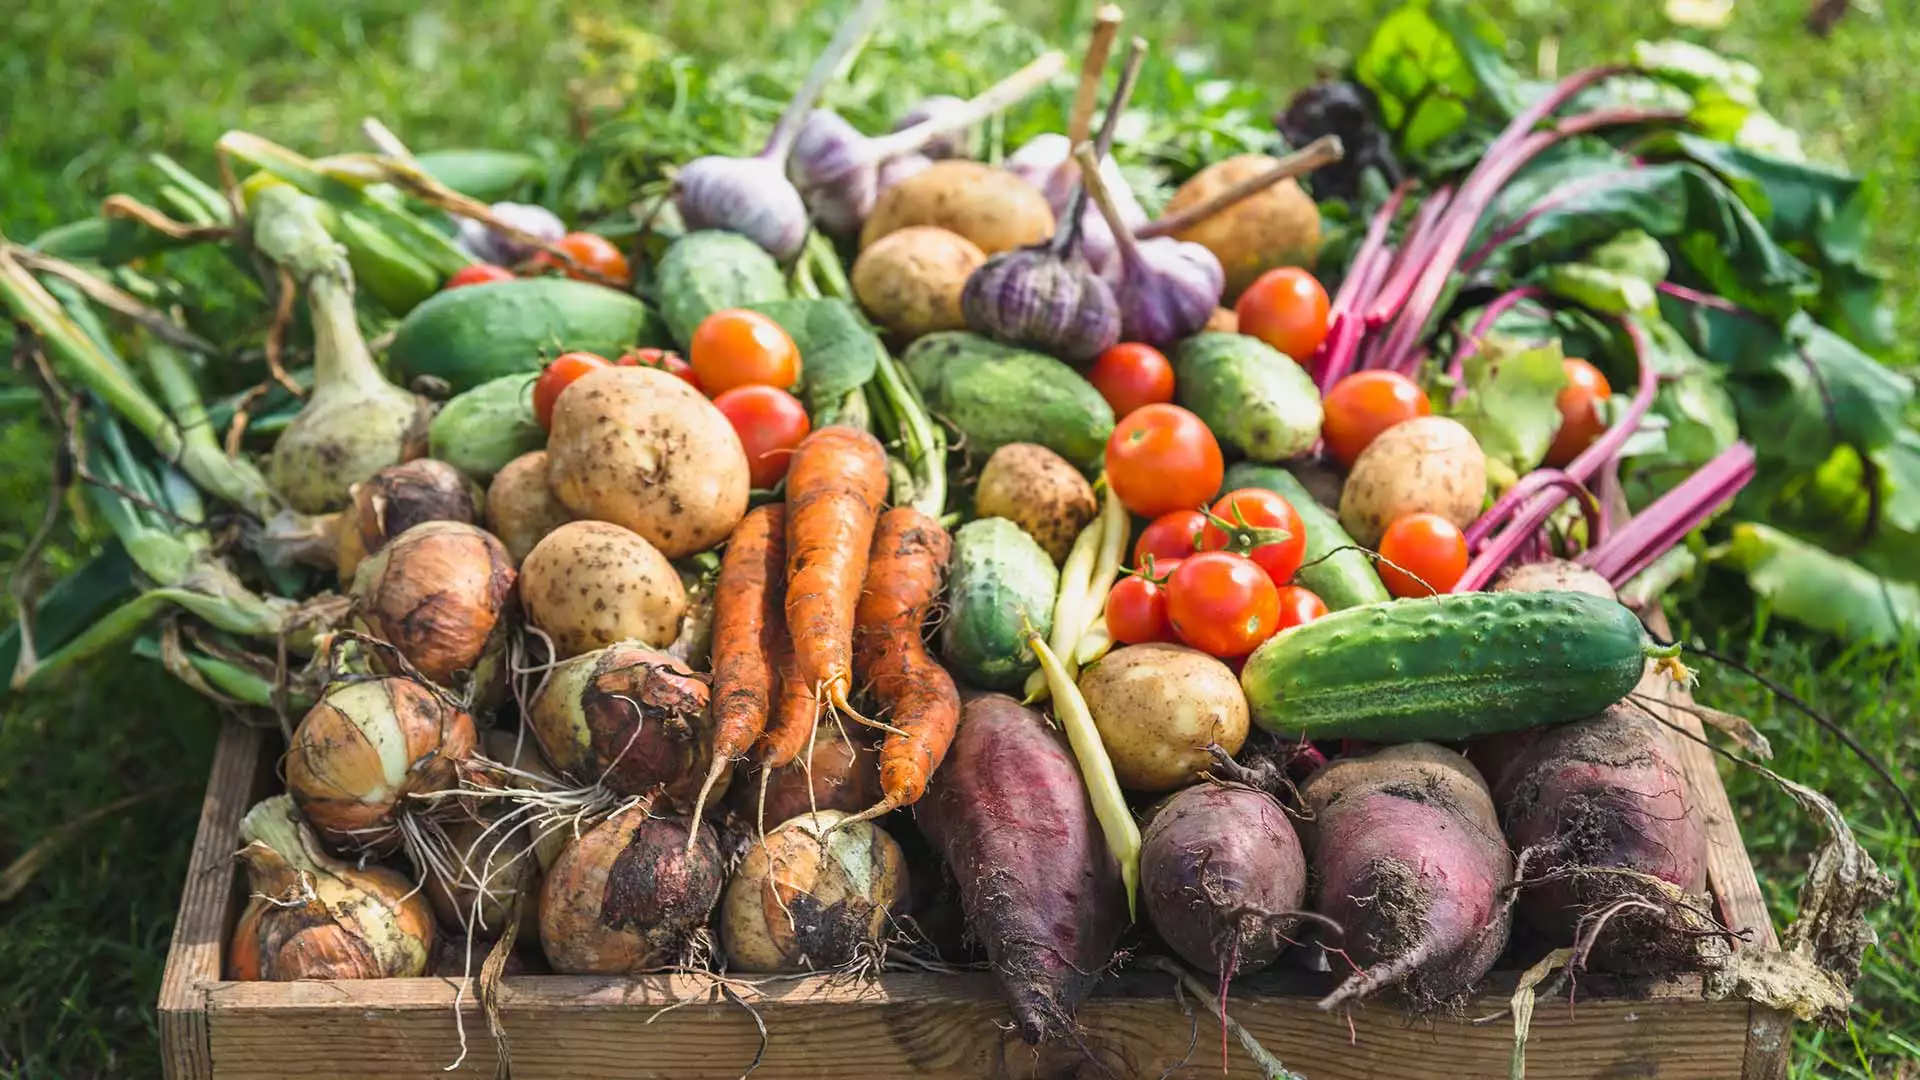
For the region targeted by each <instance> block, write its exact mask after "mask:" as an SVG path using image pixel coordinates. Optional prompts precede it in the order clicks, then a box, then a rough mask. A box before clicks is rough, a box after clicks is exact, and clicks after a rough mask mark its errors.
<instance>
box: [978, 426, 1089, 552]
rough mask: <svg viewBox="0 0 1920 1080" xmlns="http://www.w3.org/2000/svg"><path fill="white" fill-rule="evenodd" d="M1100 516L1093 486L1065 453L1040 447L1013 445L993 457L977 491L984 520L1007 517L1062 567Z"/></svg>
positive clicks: (1026, 444)
mask: <svg viewBox="0 0 1920 1080" xmlns="http://www.w3.org/2000/svg"><path fill="white" fill-rule="evenodd" d="M1099 512H1100V503H1099V501H1098V500H1097V499H1095V498H1094V497H1093V485H1092V484H1089V483H1087V478H1086V477H1084V476H1082V475H1080V470H1079V469H1076V468H1074V467H1073V466H1072V465H1070V464H1068V463H1067V459H1066V458H1063V457H1061V456H1060V455H1059V454H1056V453H1054V452H1053V451H1051V450H1049V449H1047V448H1046V447H1044V446H1040V445H1038V444H1035V443H1008V444H1007V445H1005V446H1003V447H1001V448H1000V449H998V450H995V451H994V452H993V456H992V457H990V458H988V459H987V464H986V467H985V468H984V469H982V470H981V471H980V484H979V486H978V487H976V488H975V489H974V492H973V514H974V516H975V517H978V518H995V517H1000V518H1006V519H1007V520H1008V521H1011V522H1013V523H1014V524H1015V525H1018V526H1020V527H1021V528H1022V529H1024V530H1026V533H1027V535H1028V536H1031V537H1033V538H1034V539H1035V540H1038V541H1039V542H1040V546H1041V547H1042V548H1044V549H1046V552H1047V554H1048V555H1051V556H1053V561H1054V562H1055V563H1059V562H1060V561H1061V560H1062V559H1065V558H1066V557H1067V552H1068V550H1070V549H1071V548H1072V547H1073V538H1074V537H1076V536H1079V535H1080V530H1082V529H1084V528H1086V527H1087V523H1088V522H1090V521H1092V520H1093V516H1094V515H1095V514H1097V513H1099Z"/></svg>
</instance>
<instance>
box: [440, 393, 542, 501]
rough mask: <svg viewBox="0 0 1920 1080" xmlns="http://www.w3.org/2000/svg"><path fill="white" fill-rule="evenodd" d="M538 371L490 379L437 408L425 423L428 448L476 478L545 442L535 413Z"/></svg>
mask: <svg viewBox="0 0 1920 1080" xmlns="http://www.w3.org/2000/svg"><path fill="white" fill-rule="evenodd" d="M537 378H539V375H537V374H535V373H533V372H528V373H526V374H524V375H507V376H503V377H502V378H498V379H490V380H488V381H487V382H483V383H481V384H480V385H479V386H476V387H474V388H473V389H471V390H468V391H466V392H464V393H461V394H456V395H454V397H453V398H452V400H450V401H448V402H447V403H446V404H445V405H443V406H441V407H440V411H439V412H438V413H435V414H434V417H433V423H432V425H431V426H429V427H428V428H427V453H428V454H430V455H432V456H433V457H435V458H437V459H439V460H441V461H444V462H446V463H447V464H449V465H451V466H453V467H454V468H456V469H459V470H460V472H461V474H462V475H465V476H467V477H469V478H471V479H473V480H475V481H477V482H479V483H482V484H484V483H486V482H487V481H488V480H491V479H493V474H494V473H497V472H499V471H500V470H501V469H504V468H506V467H507V462H509V461H512V460H513V459H514V458H517V457H519V456H520V455H521V454H524V453H527V452H529V451H532V450H538V449H540V448H541V447H544V446H546V445H547V429H546V428H543V427H541V426H540V421H539V420H538V419H537V418H536V417H535V416H534V415H533V382H534V380H535V379H537Z"/></svg>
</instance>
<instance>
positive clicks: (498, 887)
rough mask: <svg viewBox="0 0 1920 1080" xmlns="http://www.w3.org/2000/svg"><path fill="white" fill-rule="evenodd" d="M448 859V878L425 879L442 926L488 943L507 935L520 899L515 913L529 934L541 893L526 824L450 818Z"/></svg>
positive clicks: (428, 895) (430, 877)
mask: <svg viewBox="0 0 1920 1080" xmlns="http://www.w3.org/2000/svg"><path fill="white" fill-rule="evenodd" d="M444 831H445V834H446V841H447V845H448V849H449V853H450V854H451V855H452V857H453V865H452V867H451V868H450V869H451V871H452V880H451V881H447V880H443V879H442V878H441V877H440V876H439V875H437V874H429V875H427V878H426V882H425V884H426V894H427V899H429V900H431V901H432V902H433V913H434V914H435V915H437V916H439V919H440V923H441V925H443V926H448V927H457V928H464V929H465V930H466V932H467V936H468V937H471V938H480V939H489V940H490V939H492V938H496V937H499V936H500V935H501V934H503V933H505V932H506V929H507V924H508V923H509V922H510V921H511V920H512V919H513V909H514V903H515V902H516V901H518V900H521V898H522V897H524V898H525V900H524V902H522V904H521V910H520V914H521V917H522V918H523V919H524V920H526V921H525V922H523V923H522V924H521V925H522V929H523V930H530V929H532V927H533V920H534V918H535V917H536V914H537V911H538V907H539V900H538V897H539V895H540V892H539V890H540V862H539V860H538V859H537V858H535V856H534V853H533V852H531V851H529V850H528V840H529V833H530V831H531V825H530V824H529V823H528V822H526V821H525V820H511V821H507V822H501V821H499V820H498V819H483V818H473V817H462V818H455V819H454V820H452V821H449V822H447V823H446V825H445V827H444Z"/></svg>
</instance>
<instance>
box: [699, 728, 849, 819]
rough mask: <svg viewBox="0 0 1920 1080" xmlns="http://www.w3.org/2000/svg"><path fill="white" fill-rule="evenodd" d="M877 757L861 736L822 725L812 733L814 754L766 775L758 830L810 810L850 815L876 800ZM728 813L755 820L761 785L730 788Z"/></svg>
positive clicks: (758, 806) (756, 779)
mask: <svg viewBox="0 0 1920 1080" xmlns="http://www.w3.org/2000/svg"><path fill="white" fill-rule="evenodd" d="M880 794H881V793H880V755H879V753H878V752H877V751H875V750H874V748H873V744H872V743H870V742H868V741H867V740H865V739H862V738H857V737H856V738H852V739H849V737H848V734H846V733H843V732H842V731H841V730H840V728H839V727H837V726H835V725H833V724H822V725H820V730H819V731H818V732H816V733H815V735H814V740H813V753H812V754H810V755H805V756H803V757H799V758H796V759H794V760H793V761H792V762H789V763H788V764H786V765H782V766H780V767H779V768H777V769H775V770H773V775H771V776H769V777H767V802H766V814H767V816H766V819H765V820H764V821H758V822H757V824H758V825H759V827H760V829H761V830H765V829H771V828H772V827H774V826H776V825H778V824H780V823H781V822H783V821H787V820H790V819H792V818H796V817H799V816H800V815H801V814H806V813H811V812H813V811H815V810H839V811H841V812H843V813H848V814H854V813H858V812H860V811H862V810H865V809H866V808H867V807H869V806H872V805H873V804H874V803H877V802H879V801H880ZM733 809H734V812H735V813H738V814H739V815H740V816H741V817H742V818H743V819H745V820H747V821H756V819H757V815H758V814H759V811H760V786H759V783H758V777H757V776H756V777H755V782H754V783H751V784H750V783H747V782H746V781H745V780H744V779H743V780H741V781H740V783H739V784H737V785H735V792H734V796H733Z"/></svg>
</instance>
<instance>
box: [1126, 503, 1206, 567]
mask: <svg viewBox="0 0 1920 1080" xmlns="http://www.w3.org/2000/svg"><path fill="white" fill-rule="evenodd" d="M1206 527H1207V515H1205V514H1203V513H1201V512H1200V511H1198V510H1173V511H1169V512H1168V513H1165V514H1161V515H1160V516H1159V517H1157V518H1154V519H1153V521H1152V522H1150V523H1149V524H1148V525H1147V527H1146V528H1144V529H1142V530H1140V539H1138V540H1136V541H1134V543H1133V565H1135V566H1145V565H1146V564H1147V556H1149V555H1151V556H1153V558H1154V561H1155V562H1158V563H1159V564H1160V565H1162V566H1165V565H1166V564H1167V563H1168V562H1169V561H1170V560H1173V559H1184V558H1186V557H1187V556H1189V555H1191V554H1193V553H1194V552H1196V551H1198V550H1200V547H1199V539H1198V537H1199V536H1200V530H1202V529H1204V528H1206Z"/></svg>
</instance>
